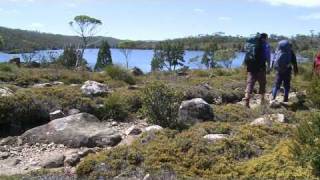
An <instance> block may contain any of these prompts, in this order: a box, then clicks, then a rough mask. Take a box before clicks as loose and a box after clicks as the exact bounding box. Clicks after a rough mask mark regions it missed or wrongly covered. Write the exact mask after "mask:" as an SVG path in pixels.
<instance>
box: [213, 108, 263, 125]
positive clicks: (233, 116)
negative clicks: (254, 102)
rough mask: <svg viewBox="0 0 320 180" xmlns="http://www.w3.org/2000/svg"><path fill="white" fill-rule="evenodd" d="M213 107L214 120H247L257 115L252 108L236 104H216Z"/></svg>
mask: <svg viewBox="0 0 320 180" xmlns="http://www.w3.org/2000/svg"><path fill="white" fill-rule="evenodd" d="M214 109H215V118H216V120H218V121H224V122H248V121H251V120H253V119H254V118H257V117H258V116H259V114H258V113H256V112H254V111H253V110H251V109H247V108H245V107H244V106H242V105H236V104H227V105H222V106H216V107H215V108H214Z"/></svg>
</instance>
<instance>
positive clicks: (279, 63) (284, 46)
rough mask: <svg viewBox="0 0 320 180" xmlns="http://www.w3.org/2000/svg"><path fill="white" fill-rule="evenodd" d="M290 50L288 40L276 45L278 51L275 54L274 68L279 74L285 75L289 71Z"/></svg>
mask: <svg viewBox="0 0 320 180" xmlns="http://www.w3.org/2000/svg"><path fill="white" fill-rule="evenodd" d="M292 57H293V54H292V48H291V44H290V42H289V41H288V40H282V41H280V42H279V44H278V49H277V52H276V54H275V62H274V68H275V69H276V70H277V71H278V72H280V73H285V72H288V70H289V69H291V60H292Z"/></svg>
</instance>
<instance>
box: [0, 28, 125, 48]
mask: <svg viewBox="0 0 320 180" xmlns="http://www.w3.org/2000/svg"><path fill="white" fill-rule="evenodd" d="M0 36H2V37H3V39H4V42H5V46H4V51H6V52H21V51H31V50H39V49H41V50H43V49H61V48H63V47H65V46H68V45H75V46H77V45H78V44H80V43H81V41H80V38H79V37H77V36H64V35H58V34H49V33H40V32H36V31H26V30H19V29H10V28H5V27H0ZM100 39H101V40H103V39H106V40H108V42H109V44H110V45H111V46H116V45H117V44H118V42H119V40H118V39H115V38H108V37H95V38H94V39H93V42H96V43H95V44H93V45H92V46H93V47H96V46H99V45H100V44H99V43H101V41H100Z"/></svg>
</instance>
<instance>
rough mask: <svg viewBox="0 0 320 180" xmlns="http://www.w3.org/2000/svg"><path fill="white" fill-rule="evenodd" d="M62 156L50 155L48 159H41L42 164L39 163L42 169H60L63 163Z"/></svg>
mask: <svg viewBox="0 0 320 180" xmlns="http://www.w3.org/2000/svg"><path fill="white" fill-rule="evenodd" d="M64 158H65V157H64V155H63V154H58V153H56V154H51V155H50V156H48V157H43V160H42V162H41V163H40V165H41V167H42V168H47V169H50V168H58V167H62V166H63V163H64Z"/></svg>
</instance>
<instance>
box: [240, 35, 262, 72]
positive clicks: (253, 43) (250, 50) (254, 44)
mask: <svg viewBox="0 0 320 180" xmlns="http://www.w3.org/2000/svg"><path fill="white" fill-rule="evenodd" d="M259 46H260V43H259V38H258V37H253V38H250V39H248V40H247V41H246V43H245V46H244V50H245V53H246V54H245V58H244V64H245V65H247V66H249V65H251V64H254V63H255V62H257V49H258V48H259Z"/></svg>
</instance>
